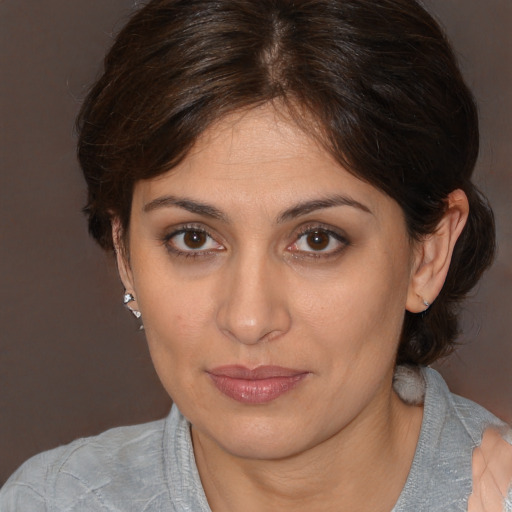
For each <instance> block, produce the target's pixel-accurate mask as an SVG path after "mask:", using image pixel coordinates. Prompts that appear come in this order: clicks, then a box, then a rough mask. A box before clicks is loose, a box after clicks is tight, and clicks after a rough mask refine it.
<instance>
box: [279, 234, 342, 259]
mask: <svg viewBox="0 0 512 512" xmlns="http://www.w3.org/2000/svg"><path fill="white" fill-rule="evenodd" d="M347 245H348V241H347V240H346V238H345V237H344V236H342V235H341V234H339V233H336V232H334V231H330V230H328V229H325V228H319V227H315V228H306V229H305V230H304V231H303V232H302V233H301V234H299V236H298V238H297V240H296V242H295V243H293V244H292V245H291V246H290V247H289V250H290V251H292V252H296V253H306V254H308V255H310V256H316V255H318V256H321V255H325V256H328V255H333V254H337V253H338V252H340V251H341V250H343V249H344V248H345V247H346V246H347Z"/></svg>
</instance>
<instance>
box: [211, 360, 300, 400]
mask: <svg viewBox="0 0 512 512" xmlns="http://www.w3.org/2000/svg"><path fill="white" fill-rule="evenodd" d="M308 374H309V372H306V371H303V370H294V369H291V368H283V367H281V366H259V367H258V368H254V369H253V370H249V368H245V367H244V366H222V367H218V368H214V369H213V370H211V371H209V372H208V375H209V376H210V378H211V379H212V382H213V384H214V385H215V386H216V387H217V389H218V390H219V391H220V392H221V393H223V394H224V395H226V396H228V397H230V398H232V399H233V400H236V401H237V402H241V403H245V404H264V403H267V402H271V401H272V400H275V399H276V398H278V397H280V396H281V395H283V394H285V393H286V392H288V391H291V390H292V389H294V388H295V387H297V385H298V384H299V383H300V382H301V381H302V380H303V379H304V378H305V377H307V375H308Z"/></svg>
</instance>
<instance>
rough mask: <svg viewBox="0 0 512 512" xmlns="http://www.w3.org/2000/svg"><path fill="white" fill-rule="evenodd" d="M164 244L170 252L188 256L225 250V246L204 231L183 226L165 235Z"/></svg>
mask: <svg viewBox="0 0 512 512" xmlns="http://www.w3.org/2000/svg"><path fill="white" fill-rule="evenodd" d="M165 246H166V247H167V250H168V251H170V252H171V253H174V254H177V255H183V254H186V255H189V256H190V255H196V256H201V255H203V256H204V255H208V254H210V255H211V254H212V253H213V252H220V251H224V250H225V247H224V246H223V245H222V244H220V243H218V242H217V241H216V240H215V239H214V238H213V237H212V236H211V235H209V234H208V233H207V232H206V231H204V230H202V229H199V228H197V229H196V228H193V227H184V228H182V229H180V230H178V231H175V232H174V233H171V234H170V235H169V236H167V237H165Z"/></svg>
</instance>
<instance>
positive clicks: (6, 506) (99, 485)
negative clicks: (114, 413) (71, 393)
mask: <svg viewBox="0 0 512 512" xmlns="http://www.w3.org/2000/svg"><path fill="white" fill-rule="evenodd" d="M164 424H165V420H160V421H155V422H151V423H147V424H143V425H136V426H130V427H120V428H114V429H111V430H109V431H107V432H104V433H103V434H100V435H99V436H95V437H90V438H85V439H78V440H77V441H74V442H72V443H71V444H69V445H67V446H62V447H59V448H56V449H54V450H50V451H47V452H43V453H41V454H39V455H36V456H35V457H33V458H31V459H29V460H28V461H27V462H25V463H24V464H23V465H22V466H21V467H20V468H19V469H18V470H17V471H16V472H15V473H14V474H13V475H12V476H11V478H10V479H9V480H8V481H7V483H6V484H5V485H4V487H3V488H2V489H1V491H0V509H1V510H2V512H11V511H15V510H16V511H19V510H27V511H28V510H30V511H33V512H38V511H43V510H56V511H59V510H68V509H71V507H72V506H77V505H79V504H81V503H82V504H83V507H84V508H83V510H91V511H93V510H94V511H95V510H98V511H99V510H102V511H103V510H111V508H110V507H109V505H108V503H109V502H110V501H112V499H118V497H116V496H115V494H116V490H117V491H118V490H119V489H120V488H123V490H124V491H123V492H124V493H125V498H124V499H127V500H128V501H130V500H132V501H133V500H135V503H136V502H137V501H138V502H139V503H140V501H139V500H141V499H143V500H144V501H143V502H144V503H147V501H148V499H150V498H154V497H156V496H157V495H159V494H165V492H166V488H165V487H164V486H163V485H162V482H164V481H165V479H164V478H163V454H162V451H163V441H162V440H163V432H164ZM149 454H151V456H148V455H149ZM127 493H128V495H126V494H127ZM132 507H133V505H132ZM121 509H122V510H132V508H126V509H125V508H121ZM73 510H75V509H74V508H73ZM77 510H82V509H81V508H77ZM116 510H117V509H116ZM134 510H139V509H138V508H137V507H135V508H134Z"/></svg>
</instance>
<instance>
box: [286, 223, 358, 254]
mask: <svg viewBox="0 0 512 512" xmlns="http://www.w3.org/2000/svg"><path fill="white" fill-rule="evenodd" d="M314 233H321V234H324V235H327V236H328V237H329V239H330V240H329V244H331V242H332V240H333V239H334V240H335V241H336V242H338V243H339V244H340V246H339V247H337V248H336V249H331V250H330V251H315V250H313V249H312V250H311V251H301V250H297V251H293V250H292V251H291V252H292V253H294V254H293V255H294V257H296V258H315V259H318V258H324V259H327V258H331V257H336V256H338V255H339V254H340V253H341V252H343V250H344V249H345V248H346V247H347V246H349V245H350V242H349V240H348V239H347V237H346V235H344V234H342V233H340V232H338V231H334V230H333V229H332V228H331V227H329V226H325V225H322V224H310V225H306V226H302V227H301V228H300V230H299V232H298V233H297V236H296V239H295V242H293V244H291V245H290V246H288V248H290V247H292V246H294V245H296V244H297V243H298V242H299V241H300V240H301V239H302V238H304V237H307V236H308V235H311V234H314Z"/></svg>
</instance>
